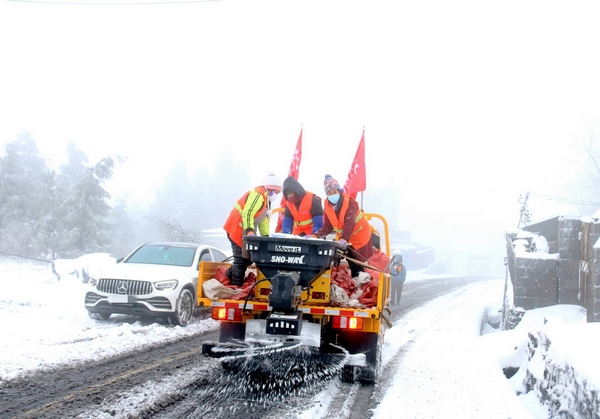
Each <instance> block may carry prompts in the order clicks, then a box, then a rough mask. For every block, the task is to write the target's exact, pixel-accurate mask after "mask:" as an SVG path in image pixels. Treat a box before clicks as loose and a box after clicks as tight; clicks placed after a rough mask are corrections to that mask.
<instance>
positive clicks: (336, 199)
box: [327, 194, 340, 205]
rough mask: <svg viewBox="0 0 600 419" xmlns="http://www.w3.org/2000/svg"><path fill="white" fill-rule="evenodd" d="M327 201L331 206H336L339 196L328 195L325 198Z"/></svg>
mask: <svg viewBox="0 0 600 419" xmlns="http://www.w3.org/2000/svg"><path fill="white" fill-rule="evenodd" d="M327 199H328V200H329V202H331V203H332V204H334V205H335V204H337V202H338V201H339V200H340V194H337V195H329V196H328V197H327Z"/></svg>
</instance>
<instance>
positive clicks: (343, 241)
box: [338, 239, 348, 250]
mask: <svg viewBox="0 0 600 419" xmlns="http://www.w3.org/2000/svg"><path fill="white" fill-rule="evenodd" d="M338 244H339V245H341V246H342V248H343V249H344V250H346V248H347V247H348V242H347V241H346V240H344V239H339V240H338Z"/></svg>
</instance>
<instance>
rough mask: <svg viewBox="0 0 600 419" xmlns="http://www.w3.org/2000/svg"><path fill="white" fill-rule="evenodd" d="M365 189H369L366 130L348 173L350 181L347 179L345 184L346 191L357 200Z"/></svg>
mask: <svg viewBox="0 0 600 419" xmlns="http://www.w3.org/2000/svg"><path fill="white" fill-rule="evenodd" d="M365 189H367V168H366V167H365V130H364V129H363V133H362V137H361V139H360V143H358V149H357V150H356V154H355V155H354V160H353V161H352V166H350V171H349V172H348V179H346V183H345V184H344V190H345V192H346V193H347V194H349V195H350V196H351V197H352V198H354V199H356V194H358V193H359V192H362V191H364V190H365Z"/></svg>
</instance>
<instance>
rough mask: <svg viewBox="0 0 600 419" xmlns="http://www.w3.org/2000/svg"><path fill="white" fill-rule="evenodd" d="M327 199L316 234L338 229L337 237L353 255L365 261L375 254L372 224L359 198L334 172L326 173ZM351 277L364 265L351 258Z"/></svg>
mask: <svg viewBox="0 0 600 419" xmlns="http://www.w3.org/2000/svg"><path fill="white" fill-rule="evenodd" d="M323 187H324V189H325V194H326V195H327V201H325V204H324V205H323V207H324V210H325V217H324V218H323V227H321V228H320V229H319V230H318V231H316V232H315V233H314V235H313V236H315V237H317V238H322V237H325V236H327V235H328V234H329V233H332V232H335V234H336V241H337V242H338V243H339V244H341V245H343V246H344V247H346V246H351V247H350V249H351V250H350V256H351V257H352V258H353V259H356V260H358V261H360V262H363V263H366V262H367V261H368V260H369V258H370V257H371V256H373V243H372V241H371V228H370V227H369V223H368V222H367V219H366V218H365V216H364V215H363V213H362V211H361V210H360V207H359V205H358V202H356V201H355V200H354V199H353V198H352V197H351V196H350V195H348V194H346V193H344V190H343V188H342V187H341V186H340V184H339V182H338V181H337V180H335V179H334V178H333V177H332V176H331V175H325V180H324V182H323ZM348 265H349V266H350V271H351V273H352V277H356V276H357V275H358V273H359V272H362V271H363V270H364V269H363V267H362V266H361V265H359V264H356V263H353V262H352V261H350V260H348Z"/></svg>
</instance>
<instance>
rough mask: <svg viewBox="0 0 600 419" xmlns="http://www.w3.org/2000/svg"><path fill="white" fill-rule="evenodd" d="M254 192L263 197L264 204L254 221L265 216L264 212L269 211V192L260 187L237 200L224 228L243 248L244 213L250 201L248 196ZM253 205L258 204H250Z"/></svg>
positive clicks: (257, 211)
mask: <svg viewBox="0 0 600 419" xmlns="http://www.w3.org/2000/svg"><path fill="white" fill-rule="evenodd" d="M252 192H258V193H260V194H262V196H263V203H262V205H261V207H260V208H258V209H257V210H256V212H255V213H254V219H255V220H256V219H257V218H258V217H259V216H261V215H262V214H263V212H264V211H266V210H267V205H268V200H267V190H266V188H265V187H264V186H259V187H257V188H254V189H251V190H249V191H248V192H246V193H245V194H244V195H243V196H242V197H241V198H240V199H238V200H237V202H236V203H235V205H234V207H233V209H232V210H231V212H230V213H229V217H228V218H227V221H225V225H224V226H223V228H224V229H225V231H226V232H227V234H229V237H231V240H233V241H234V242H235V243H236V244H237V245H238V246H240V247H242V236H243V235H244V227H243V222H242V211H244V208H245V206H246V204H247V202H246V200H247V199H248V195H250V194H251V193H252ZM250 204H251V205H256V203H252V202H251V203H250Z"/></svg>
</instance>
